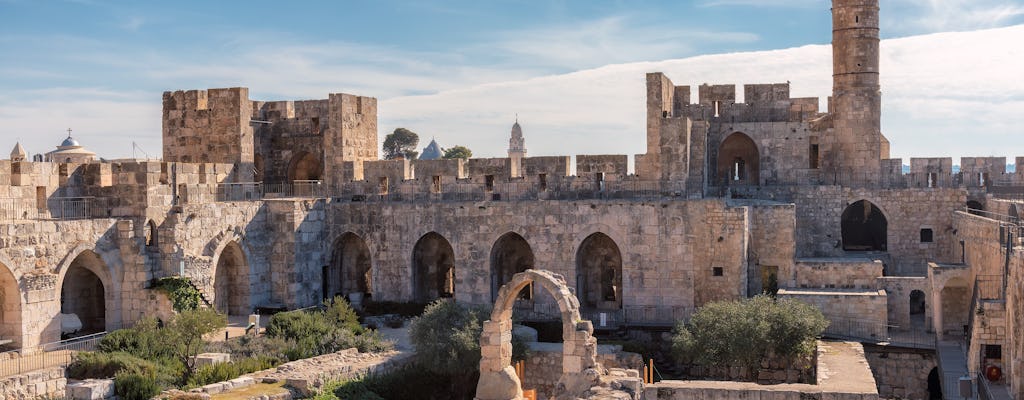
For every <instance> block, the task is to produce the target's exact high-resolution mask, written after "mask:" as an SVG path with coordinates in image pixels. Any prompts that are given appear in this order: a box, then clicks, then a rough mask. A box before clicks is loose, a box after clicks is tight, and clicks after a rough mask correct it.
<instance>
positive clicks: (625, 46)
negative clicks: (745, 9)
mask: <svg viewBox="0 0 1024 400" xmlns="http://www.w3.org/2000/svg"><path fill="white" fill-rule="evenodd" d="M759 39H760V38H759V37H758V35H756V34H753V33H748V32H728V31H725V32H717V31H710V30H701V29H693V28H690V29H686V28H682V29H673V28H666V27H664V26H658V27H653V26H649V25H648V24H645V23H644V22H643V21H642V20H641V19H640V18H637V17H631V16H616V17H607V18H601V19H596V20H591V21H584V22H580V23H575V24H568V25H562V26H552V27H542V28H533V29H526V30H515V31H508V32H503V33H500V34H498V35H497V36H496V37H495V38H494V40H493V41H487V42H485V43H483V44H481V45H480V46H481V47H489V48H493V49H494V52H495V53H497V54H503V55H505V56H506V57H507V59H508V60H507V61H508V62H509V63H510V64H513V65H532V66H540V67H553V68H559V69H568V70H577V69H583V68H593V67H597V66H601V65H606V64H609V63H623V62H633V61H641V60H651V59H664V58H667V57H668V58H674V57H681V56H685V55H689V54H691V53H692V52H693V49H694V45H695V44H696V43H698V42H702V43H708V42H710V43H752V42H756V41H758V40H759Z"/></svg>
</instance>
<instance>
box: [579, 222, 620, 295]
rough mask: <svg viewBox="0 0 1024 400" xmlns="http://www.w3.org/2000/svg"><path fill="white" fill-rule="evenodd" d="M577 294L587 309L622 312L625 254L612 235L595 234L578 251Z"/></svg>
mask: <svg viewBox="0 0 1024 400" xmlns="http://www.w3.org/2000/svg"><path fill="white" fill-rule="evenodd" d="M576 292H577V294H578V296H579V297H580V304H581V305H582V306H583V307H584V308H591V309H600V310H619V309H622V253H620V252H619V246H618V245H617V244H615V241H614V240H612V238H610V237H608V235H605V234H604V233H600V232H598V233H594V234H592V235H590V236H588V237H587V238H586V239H584V240H583V243H581V244H580V248H579V249H578V250H577V251H576Z"/></svg>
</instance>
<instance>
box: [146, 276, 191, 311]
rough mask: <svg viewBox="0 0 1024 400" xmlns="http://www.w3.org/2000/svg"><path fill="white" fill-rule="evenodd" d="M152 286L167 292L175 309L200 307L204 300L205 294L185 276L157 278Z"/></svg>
mask: <svg viewBox="0 0 1024 400" xmlns="http://www.w3.org/2000/svg"><path fill="white" fill-rule="evenodd" d="M152 288H153V289H154V290H159V291H162V292H164V293H166V294H167V297H168V298H170V299H171V305H172V307H174V311H177V312H182V311H190V310H195V309H197V308H199V305H200V304H201V303H202V302H203V295H202V294H201V293H199V289H196V287H195V286H193V285H192V281H190V280H189V279H188V278H184V277H177V276H172V277H167V278H160V279H157V280H156V282H154V283H153V286H152Z"/></svg>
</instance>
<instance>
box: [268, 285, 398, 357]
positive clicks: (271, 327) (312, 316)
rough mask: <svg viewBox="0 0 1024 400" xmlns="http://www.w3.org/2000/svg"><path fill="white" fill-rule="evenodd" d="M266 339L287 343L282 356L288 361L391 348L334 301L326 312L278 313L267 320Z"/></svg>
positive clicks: (354, 315) (337, 301)
mask: <svg viewBox="0 0 1024 400" xmlns="http://www.w3.org/2000/svg"><path fill="white" fill-rule="evenodd" d="M267 336H270V337H273V338H279V339H283V340H286V341H287V342H288V343H289V346H288V347H287V348H286V349H285V350H284V356H285V357H286V358H287V359H289V360H298V359H302V358H309V357H314V356H318V355H321V354H327V353H333V352H335V351H338V350H342V349H347V348H353V347H354V348H356V349H358V350H359V351H361V352H368V351H384V350H388V349H390V348H391V344H390V343H389V342H386V341H385V340H384V339H383V338H382V337H381V336H380V335H379V334H378V333H377V332H374V331H368V330H366V329H365V328H363V327H362V326H360V325H359V319H358V316H357V315H356V313H355V312H354V311H352V308H351V307H349V306H348V303H347V302H345V301H344V300H342V299H341V298H337V299H335V301H334V302H333V303H331V304H330V305H329V306H328V307H327V308H326V309H325V310H323V311H320V310H315V311H297V312H286V313H279V314H276V315H274V316H273V317H271V318H270V323H269V324H268V325H267Z"/></svg>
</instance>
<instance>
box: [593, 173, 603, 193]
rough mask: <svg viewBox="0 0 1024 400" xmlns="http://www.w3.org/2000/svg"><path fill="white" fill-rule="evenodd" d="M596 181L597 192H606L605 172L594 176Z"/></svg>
mask: <svg viewBox="0 0 1024 400" xmlns="http://www.w3.org/2000/svg"><path fill="white" fill-rule="evenodd" d="M594 180H595V181H597V190H602V191H603V190H604V172H598V173H596V174H594Z"/></svg>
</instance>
